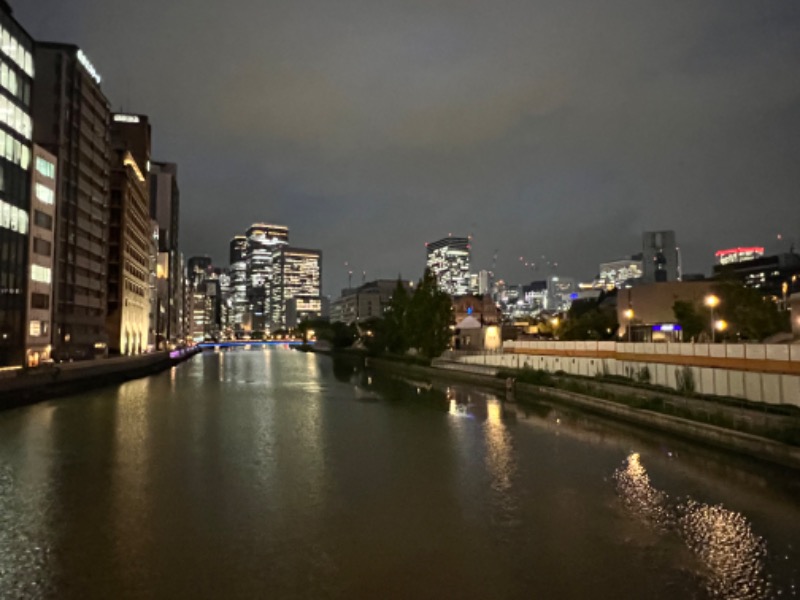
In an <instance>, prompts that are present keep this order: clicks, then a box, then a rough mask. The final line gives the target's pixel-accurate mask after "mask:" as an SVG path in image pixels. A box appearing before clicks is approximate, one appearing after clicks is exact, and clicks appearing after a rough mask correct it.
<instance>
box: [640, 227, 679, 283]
mask: <svg viewBox="0 0 800 600" xmlns="http://www.w3.org/2000/svg"><path fill="white" fill-rule="evenodd" d="M680 279H681V264H680V250H679V249H678V245H677V243H676V242H675V232H674V231H646V232H644V234H642V282H643V283H664V282H666V281H680Z"/></svg>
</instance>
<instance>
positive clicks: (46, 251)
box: [33, 237, 52, 256]
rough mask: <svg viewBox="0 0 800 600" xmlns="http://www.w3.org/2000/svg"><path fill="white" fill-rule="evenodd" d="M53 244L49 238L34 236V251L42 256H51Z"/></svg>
mask: <svg viewBox="0 0 800 600" xmlns="http://www.w3.org/2000/svg"><path fill="white" fill-rule="evenodd" d="M51 249H52V245H51V244H50V242H48V241H47V240H43V239H42V238H38V237H35V238H33V251H34V252H35V253H36V254H40V255H42V256H50V251H51Z"/></svg>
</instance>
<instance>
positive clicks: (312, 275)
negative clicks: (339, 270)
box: [272, 246, 322, 328]
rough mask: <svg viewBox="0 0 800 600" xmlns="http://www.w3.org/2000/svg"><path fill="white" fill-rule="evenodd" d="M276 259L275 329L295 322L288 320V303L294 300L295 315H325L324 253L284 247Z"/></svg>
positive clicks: (273, 302)
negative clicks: (323, 289)
mask: <svg viewBox="0 0 800 600" xmlns="http://www.w3.org/2000/svg"><path fill="white" fill-rule="evenodd" d="M276 258H277V260H276V261H275V279H274V288H273V289H274V296H273V301H272V306H273V314H272V325H273V328H278V327H286V326H289V327H291V326H295V325H296V323H287V319H286V308H287V304H288V303H289V302H290V301H291V300H293V299H294V300H295V303H294V305H293V308H294V314H297V313H301V314H304V315H305V316H309V315H310V314H312V313H314V314H315V316H317V317H319V316H322V298H321V291H322V252H321V251H320V250H308V249H304V248H291V247H289V246H283V247H281V248H280V249H279V250H278V253H277V257H276ZM294 320H296V318H295V319H294Z"/></svg>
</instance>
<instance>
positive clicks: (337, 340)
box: [316, 321, 358, 349]
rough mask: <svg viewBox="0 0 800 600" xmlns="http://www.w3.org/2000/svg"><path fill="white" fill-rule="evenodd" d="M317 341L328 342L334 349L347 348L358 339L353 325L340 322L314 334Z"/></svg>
mask: <svg viewBox="0 0 800 600" xmlns="http://www.w3.org/2000/svg"><path fill="white" fill-rule="evenodd" d="M316 333H317V339H320V340H325V341H326V342H329V343H330V345H331V346H332V347H334V348H337V349H338V348H349V347H350V346H352V345H353V342H355V341H356V338H357V337H358V332H357V331H356V327H355V325H348V324H346V323H342V322H341V321H336V322H335V323H331V324H330V325H328V327H326V328H324V329H322V330H321V331H318V332H316Z"/></svg>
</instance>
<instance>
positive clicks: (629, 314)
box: [622, 308, 633, 342]
mask: <svg viewBox="0 0 800 600" xmlns="http://www.w3.org/2000/svg"><path fill="white" fill-rule="evenodd" d="M622 314H623V315H625V318H626V319H627V320H628V325H627V326H626V327H625V328H626V329H627V330H628V341H629V342H630V341H631V322H632V321H633V309H632V308H629V309H627V310H626V311H625V312H624V313H622Z"/></svg>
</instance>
